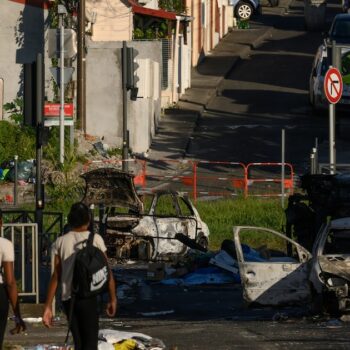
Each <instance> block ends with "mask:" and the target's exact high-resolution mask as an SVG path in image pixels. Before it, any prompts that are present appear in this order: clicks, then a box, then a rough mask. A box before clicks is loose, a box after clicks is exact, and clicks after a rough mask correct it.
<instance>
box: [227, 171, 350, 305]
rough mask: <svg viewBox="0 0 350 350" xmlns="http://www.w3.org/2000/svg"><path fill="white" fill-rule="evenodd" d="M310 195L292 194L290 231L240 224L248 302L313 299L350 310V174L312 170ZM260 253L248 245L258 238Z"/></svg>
mask: <svg viewBox="0 0 350 350" xmlns="http://www.w3.org/2000/svg"><path fill="white" fill-rule="evenodd" d="M301 186H302V188H303V189H304V190H305V191H306V193H307V194H306V195H301V194H297V195H294V196H291V197H290V198H289V205H288V208H287V209H286V218H287V229H286V235H285V234H283V233H279V232H276V231H273V230H269V229H265V228H261V227H252V226H238V227H234V229H233V231H234V232H233V234H234V241H235V247H236V254H237V261H238V265H239V271H240V276H241V281H242V287H243V295H244V299H245V301H246V302H247V303H248V304H251V303H258V304H262V305H281V304H295V303H304V302H308V301H313V303H312V305H313V306H314V307H317V308H318V309H319V307H322V308H323V309H326V310H327V311H329V312H338V311H340V312H349V311H350V294H349V289H350V176H349V175H346V174H342V175H340V174H338V175H321V174H318V175H306V176H304V177H302V178H301ZM252 235H253V236H254V239H255V241H257V242H258V243H259V244H258V245H260V246H255V247H254V248H255V249H256V252H257V253H258V257H257V258H256V259H254V261H250V260H249V259H247V258H246V257H245V255H244V252H243V249H242V246H243V245H244V244H249V243H250V242H251V241H252V240H251V238H252Z"/></svg>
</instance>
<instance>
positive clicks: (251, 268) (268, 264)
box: [234, 226, 311, 305]
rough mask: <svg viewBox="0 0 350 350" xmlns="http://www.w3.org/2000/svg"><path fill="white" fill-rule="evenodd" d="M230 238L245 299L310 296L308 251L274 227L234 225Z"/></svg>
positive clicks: (274, 301)
mask: <svg viewBox="0 0 350 350" xmlns="http://www.w3.org/2000/svg"><path fill="white" fill-rule="evenodd" d="M234 242H235V247H236V254H237V261H238V266H239V272H240V276H241V283H242V287H243V296H244V299H245V301H246V302H248V303H258V304H262V305H280V304H290V303H296V302H303V301H306V300H308V299H310V297H311V290H310V284H309V270H310V266H309V265H310V259H311V254H310V253H309V252H308V251H307V250H306V249H305V248H303V247H302V246H300V245H299V244H298V243H296V242H294V241H293V240H291V239H289V238H288V237H286V236H285V235H283V234H281V233H279V232H276V231H274V230H270V229H266V228H260V227H253V226H237V227H234Z"/></svg>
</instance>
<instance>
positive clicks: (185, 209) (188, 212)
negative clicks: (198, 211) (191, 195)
mask: <svg viewBox="0 0 350 350" xmlns="http://www.w3.org/2000/svg"><path fill="white" fill-rule="evenodd" d="M178 200H179V207H180V211H181V215H182V216H193V215H194V213H193V211H192V209H191V207H190V206H189V204H188V203H187V202H186V201H185V200H184V199H183V198H178Z"/></svg>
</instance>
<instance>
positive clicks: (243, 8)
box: [235, 1, 253, 20]
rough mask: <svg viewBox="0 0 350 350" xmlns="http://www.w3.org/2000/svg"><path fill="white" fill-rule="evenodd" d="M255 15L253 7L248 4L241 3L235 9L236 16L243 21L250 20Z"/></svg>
mask: <svg viewBox="0 0 350 350" xmlns="http://www.w3.org/2000/svg"><path fill="white" fill-rule="evenodd" d="M252 14H253V6H252V5H250V4H249V3H247V2H244V1H240V2H239V3H238V4H237V6H236V8H235V16H236V17H237V18H239V19H242V20H248V19H249V18H250V17H251V16H252Z"/></svg>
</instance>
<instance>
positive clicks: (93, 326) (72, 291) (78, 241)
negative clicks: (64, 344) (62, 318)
mask: <svg viewBox="0 0 350 350" xmlns="http://www.w3.org/2000/svg"><path fill="white" fill-rule="evenodd" d="M68 225H69V227H70V228H71V231H70V232H68V233H66V234H65V235H63V236H61V237H59V238H57V240H56V241H55V243H54V244H53V246H52V254H53V255H54V272H53V274H52V276H51V280H50V283H49V287H48V292H47V299H46V303H45V308H44V313H43V323H44V325H45V326H47V327H51V326H52V301H53V298H54V296H55V293H56V289H57V286H58V283H59V282H60V283H61V289H62V302H63V308H64V311H65V313H66V315H67V318H68V322H69V329H70V330H71V331H72V334H73V339H74V349H75V350H97V343H98V321H99V316H98V303H97V295H98V294H101V293H102V292H103V291H104V290H106V291H108V294H109V302H108V304H107V309H106V313H107V315H108V316H110V317H113V316H114V315H115V312H116V308H117V299H116V293H115V283H114V277H113V275H112V273H111V271H110V269H109V267H108V263H107V256H106V250H107V249H106V246H105V244H104V242H103V239H102V237H101V236H100V235H98V234H93V233H91V232H89V231H88V228H89V225H90V210H89V208H88V207H87V206H86V205H85V204H83V203H75V204H73V205H72V207H71V210H70V212H69V214H68ZM67 337H68V334H67ZM66 340H67V339H66Z"/></svg>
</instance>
